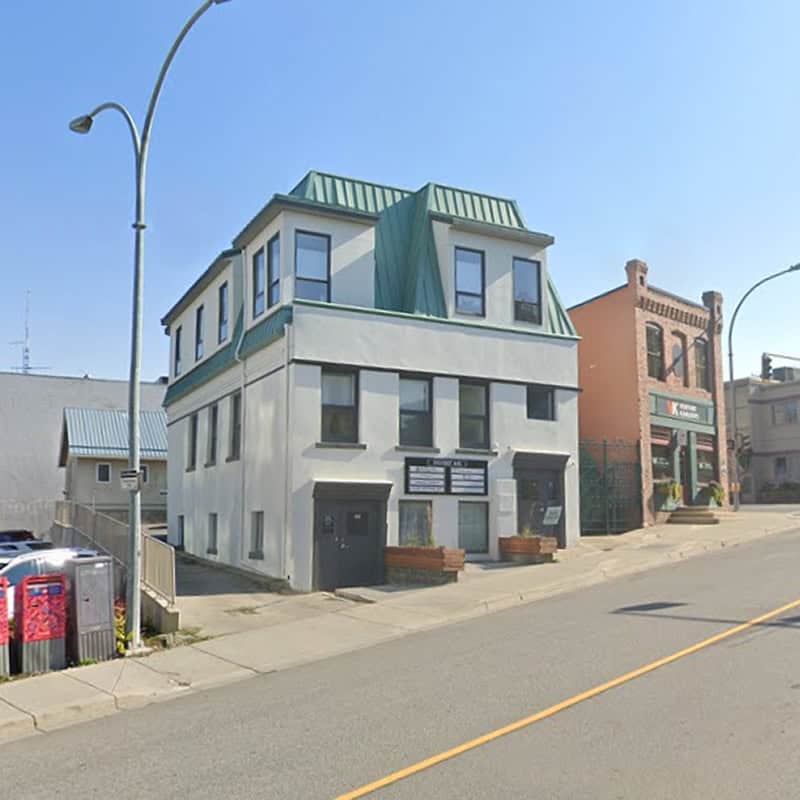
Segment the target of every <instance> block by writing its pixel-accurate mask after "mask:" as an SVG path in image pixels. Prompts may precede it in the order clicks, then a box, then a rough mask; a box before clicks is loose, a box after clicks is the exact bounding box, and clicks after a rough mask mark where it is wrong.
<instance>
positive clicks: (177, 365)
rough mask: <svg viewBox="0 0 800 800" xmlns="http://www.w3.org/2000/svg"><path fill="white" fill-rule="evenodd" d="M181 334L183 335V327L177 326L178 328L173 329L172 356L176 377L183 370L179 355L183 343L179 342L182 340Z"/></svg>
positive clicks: (180, 355)
mask: <svg viewBox="0 0 800 800" xmlns="http://www.w3.org/2000/svg"><path fill="white" fill-rule="evenodd" d="M182 334H183V326H182V325H178V327H177V328H176V329H175V354H174V358H175V376H176V377H177V376H178V375H180V374H181V370H182V369H183V363H182V354H181V347H182V345H183V342H182V341H181V339H182V338H183V335H182Z"/></svg>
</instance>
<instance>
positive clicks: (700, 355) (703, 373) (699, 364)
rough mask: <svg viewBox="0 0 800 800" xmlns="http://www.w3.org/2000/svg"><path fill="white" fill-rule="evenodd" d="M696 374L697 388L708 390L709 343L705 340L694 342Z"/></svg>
mask: <svg viewBox="0 0 800 800" xmlns="http://www.w3.org/2000/svg"><path fill="white" fill-rule="evenodd" d="M694 372H695V382H696V383H697V387H698V388H699V389H706V390H708V387H709V371H708V342H707V341H706V340H705V339H695V340H694Z"/></svg>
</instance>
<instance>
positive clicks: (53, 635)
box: [14, 574, 67, 673]
mask: <svg viewBox="0 0 800 800" xmlns="http://www.w3.org/2000/svg"><path fill="white" fill-rule="evenodd" d="M66 635H67V583H66V578H65V577H64V575H60V574H52V575H28V576H27V577H25V578H23V579H22V581H21V582H20V583H18V584H17V586H16V594H15V597H14V650H15V653H16V659H15V660H16V665H17V667H18V669H19V671H20V672H22V673H31V672H48V671H49V670H51V669H64V668H65V667H66V666H67V656H66Z"/></svg>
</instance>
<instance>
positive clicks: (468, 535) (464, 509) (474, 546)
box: [458, 501, 489, 553]
mask: <svg viewBox="0 0 800 800" xmlns="http://www.w3.org/2000/svg"><path fill="white" fill-rule="evenodd" d="M458 546H459V547H462V548H463V549H464V550H466V552H467V553H488V552H489V504H488V503H473V502H464V501H461V502H459V504H458Z"/></svg>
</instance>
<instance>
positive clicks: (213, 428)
mask: <svg viewBox="0 0 800 800" xmlns="http://www.w3.org/2000/svg"><path fill="white" fill-rule="evenodd" d="M218 438H219V405H218V404H217V403H214V404H213V405H211V406H209V407H208V453H206V466H208V467H210V466H211V465H212V464H216V463H217V440H218Z"/></svg>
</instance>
